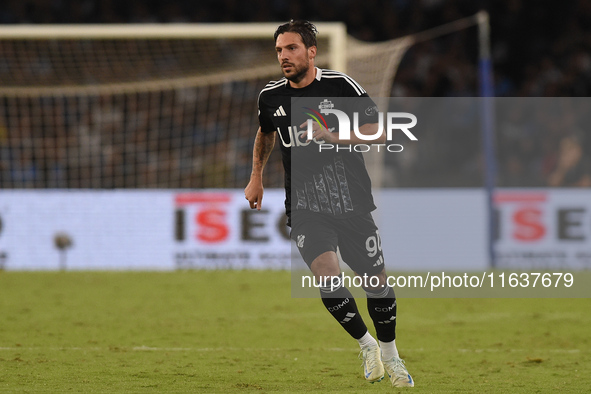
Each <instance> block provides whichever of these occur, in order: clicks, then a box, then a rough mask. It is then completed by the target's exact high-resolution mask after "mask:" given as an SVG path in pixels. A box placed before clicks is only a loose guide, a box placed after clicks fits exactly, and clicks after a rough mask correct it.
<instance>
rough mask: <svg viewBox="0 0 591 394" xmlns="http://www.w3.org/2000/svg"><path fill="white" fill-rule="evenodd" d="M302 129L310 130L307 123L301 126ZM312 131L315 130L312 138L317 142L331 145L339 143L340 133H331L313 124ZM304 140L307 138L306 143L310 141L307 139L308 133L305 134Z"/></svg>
mask: <svg viewBox="0 0 591 394" xmlns="http://www.w3.org/2000/svg"><path fill="white" fill-rule="evenodd" d="M300 129H305V130H308V123H307V121H306V122H304V123H302V124H301V125H300ZM312 130H313V133H312V137H313V138H314V139H315V140H316V141H324V142H326V143H329V144H334V143H337V142H339V137H338V135H339V134H338V133H331V132H330V131H328V130H327V129H326V128H324V127H322V126H320V125H318V123H313V124H312ZM302 138H306V141H310V140H309V139H307V133H306V134H303V136H302Z"/></svg>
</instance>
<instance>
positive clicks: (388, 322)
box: [378, 316, 396, 324]
mask: <svg viewBox="0 0 591 394" xmlns="http://www.w3.org/2000/svg"><path fill="white" fill-rule="evenodd" d="M394 320H396V316H392V317H391V318H390V319H389V320H384V321H379V322H378V323H379V324H390V323H392V322H393V321H394Z"/></svg>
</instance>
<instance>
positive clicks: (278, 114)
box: [273, 105, 287, 116]
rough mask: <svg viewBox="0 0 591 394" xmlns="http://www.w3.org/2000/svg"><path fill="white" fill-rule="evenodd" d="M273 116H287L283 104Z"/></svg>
mask: <svg viewBox="0 0 591 394" xmlns="http://www.w3.org/2000/svg"><path fill="white" fill-rule="evenodd" d="M273 116H287V114H286V113H285V110H284V109H283V105H280V106H279V108H277V111H275V113H274V114H273Z"/></svg>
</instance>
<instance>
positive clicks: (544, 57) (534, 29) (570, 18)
mask: <svg viewBox="0 0 591 394" xmlns="http://www.w3.org/2000/svg"><path fill="white" fill-rule="evenodd" d="M480 9H487V10H488V11H489V13H490V16H491V34H492V56H493V63H494V72H495V74H494V89H495V95H496V96H499V97H587V96H589V93H591V0H565V1H561V2H557V1H555V0H537V1H526V0H489V1H475V0H364V1H356V0H324V1H309V0H304V1H287V0H252V1H248V2H246V1H240V0H201V1H198V2H195V1H191V0H166V1H158V0H151V1H150V0H124V1H115V0H5V1H3V2H1V3H0V24H17V23H35V24H38V23H52V24H61V23H171V22H269V21H285V20H289V19H291V18H294V19H297V18H305V19H309V20H314V21H343V22H345V23H346V25H347V29H348V33H349V34H350V35H352V36H353V37H355V38H358V39H360V40H364V41H384V40H388V39H392V38H397V37H401V36H404V35H408V34H413V33H417V32H420V31H423V30H426V29H429V28H432V27H435V26H438V25H441V24H444V23H447V22H451V21H454V20H457V19H459V18H462V17H464V16H469V15H473V14H475V13H476V12H477V11H478V10H480ZM477 53H478V35H477V32H476V28H471V29H466V30H463V31H460V32H457V33H454V34H450V35H448V36H445V37H441V38H438V39H434V40H430V41H425V42H423V43H420V44H417V45H415V46H413V47H411V48H410V49H409V51H408V52H407V53H406V55H405V57H404V58H403V60H402V63H401V64H400V67H399V69H398V72H397V75H396V78H395V82H394V85H393V87H392V91H391V96H393V97H470V96H478V69H477V63H478V59H477ZM0 72H1V70H0ZM261 87H262V86H261ZM258 89H260V87H252V86H250V85H249V86H248V90H249V91H250V90H253V91H255V92H256V91H257V90H258ZM254 96H256V93H255V94H254V95H253V100H255V99H256V97H254ZM574 119H575V120H573V122H572V124H570V125H567V126H565V125H560V124H547V123H546V124H544V123H543V119H542V120H540V119H537V120H532V121H531V123H532V126H533V125H534V124H535V123H536V122H538V123H540V122H541V124H543V125H544V127H541V126H540V124H538V125H537V126H538V127H535V131H533V132H531V131H530V132H524V131H523V130H531V129H532V128H533V127H529V128H528V127H520V128H516V127H514V126H515V124H510V123H511V122H505V123H501V124H499V125H497V126H498V127H497V130H496V131H497V133H496V144H497V158H498V162H499V169H498V182H497V183H498V185H499V186H506V187H523V186H530V187H541V186H568V187H570V186H586V187H589V186H591V162H590V157H591V132H590V131H589V130H588V125H589V124H590V123H589V122H586V118H579V117H577V116H574ZM520 122H521V123H520ZM524 122H525V121H524V120H523V119H515V123H520V124H521V126H523V123H524ZM518 129H519V130H521V131H518V132H516V130H518ZM250 131H251V130H245V133H248V132H250ZM3 133H4V136H5V135H6V133H7V131H6V130H4V132H2V130H0V148H1V147H2V144H3V143H2V137H3ZM253 134H254V130H252V135H253ZM473 134H474V132H473V130H468V129H467V130H466V131H465V134H463V135H462V134H461V133H460V134H458V135H456V136H455V137H454V138H456V140H458V141H460V140H474V138H475V136H474V135H473ZM252 135H251V134H245V135H244V136H241V137H240V138H241V139H242V140H241V141H240V142H239V143H236V144H233V145H232V146H226V145H227V144H226V145H224V147H223V149H222V150H223V151H224V152H226V154H227V155H228V156H231V157H235V158H240V159H237V160H238V162H239V165H240V170H239V171H234V172H235V173H236V174H234V175H232V176H230V177H228V179H227V182H224V181H223V180H224V179H225V178H220V177H217V180H216V181H215V184H213V183H212V182H210V181H207V180H206V181H199V182H197V183H189V184H187V186H189V187H224V186H227V187H243V186H244V185H245V183H246V179H243V178H247V176H248V175H247V174H248V155H249V147H248V146H245V145H248V144H245V141H246V140H247V139H248V138H250V137H252ZM477 137H478V136H476V138H477ZM437 138H441V143H440V144H434V145H435V146H437V147H438V148H437V151H433V152H423V153H422V154H421V156H420V157H419V158H416V159H414V160H411V162H407V163H399V162H396V161H393V162H391V163H389V165H390V166H392V168H394V169H395V171H396V172H398V173H400V174H402V175H401V176H398V177H397V179H396V182H395V184H396V185H397V186H402V187H437V186H457V187H471V186H480V185H481V184H482V179H483V177H482V175H481V173H482V160H481V156H482V155H481V154H480V153H478V148H479V146H478V145H476V146H474V148H475V149H466V150H464V151H465V152H463V153H461V154H458V153H457V150H453V149H454V147H453V146H452V145H451V144H449V143H447V144H446V142H445V140H446V136H441V137H437ZM130 141H131V140H130ZM475 143H476V144H478V142H477V141H476V142H475ZM5 148H6V146H5ZM5 152H6V150H5ZM245 152H246V153H245ZM4 160H10V154H4V155H2V156H1V157H0V161H4ZM31 160H33V161H34V158H33V159H31ZM446 160H452V161H456V162H457V163H455V164H454V166H455V167H454V168H455V169H458V171H449V174H450V175H449V176H444V177H442V176H440V175H439V174H433V173H432V172H431V171H430V169H431V168H437V166H441V165H442V161H444V162H445V161H446ZM450 165H451V164H450ZM206 167H207V165H204V167H203V168H206ZM2 168H4V169H5V170H6V169H7V168H12V165H9V164H7V162H4V164H3V165H0V170H1V169H2ZM191 168H192V167H191V166H188V167H187V172H190V171H191ZM204 171H205V170H204ZM229 171H233V170H229ZM148 172H149V171H148V170H146V173H148ZM2 179H6V176H3V177H2V178H0V186H2V187H61V186H60V185H61V184H60V183H59V182H58V183H54V184H49V183H41V184H39V183H21V184H20V186H19V184H18V183H10V184H8V183H5V184H3V183H2ZM220 180H222V182H220ZM148 184H149V185H156V186H162V184H158V183H148ZM145 185H146V184H144V183H137V182H136V183H126V182H122V183H114V184H100V183H99V184H98V186H99V187H142V186H145ZM164 185H165V184H164ZM272 185H273V186H276V187H280V186H281V181H280V178H277V179H274V180H273V181H272ZM67 186H70V187H72V186H73V187H96V185H94V186H93V184H92V183H89V184H87V185H86V186H85V184H84V183H82V184H79V185H78V186H76V185H67ZM179 186H183V187H184V184H182V183H181V184H179Z"/></svg>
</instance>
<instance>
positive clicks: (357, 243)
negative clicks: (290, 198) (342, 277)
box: [291, 213, 384, 275]
mask: <svg viewBox="0 0 591 394" xmlns="http://www.w3.org/2000/svg"><path fill="white" fill-rule="evenodd" d="M291 238H292V239H293V240H294V241H295V242H296V246H297V247H298V250H299V251H300V254H301V255H302V258H303V259H304V261H305V262H306V264H308V267H310V265H311V264H312V262H313V261H314V259H316V257H318V256H320V255H321V254H322V253H325V252H330V251H332V252H336V251H337V248H338V250H339V251H340V253H341V257H342V258H343V261H344V262H345V263H346V264H347V265H348V266H349V267H350V268H351V269H352V270H353V271H355V272H356V273H357V274H360V275H363V274H368V275H376V274H378V273H380V272H381V271H382V269H383V268H384V255H383V253H382V242H381V240H380V234H379V232H378V228H377V226H376V224H375V223H374V221H373V218H372V216H371V213H367V214H364V215H359V216H354V217H351V218H348V219H334V218H332V217H329V216H326V215H319V214H313V215H305V216H303V217H298V220H294V221H292V229H291Z"/></svg>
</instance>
